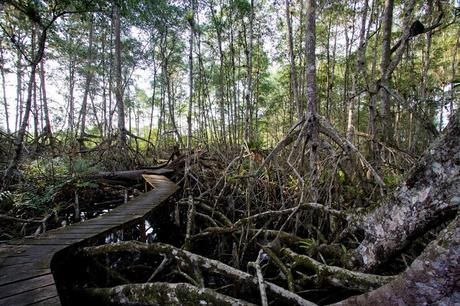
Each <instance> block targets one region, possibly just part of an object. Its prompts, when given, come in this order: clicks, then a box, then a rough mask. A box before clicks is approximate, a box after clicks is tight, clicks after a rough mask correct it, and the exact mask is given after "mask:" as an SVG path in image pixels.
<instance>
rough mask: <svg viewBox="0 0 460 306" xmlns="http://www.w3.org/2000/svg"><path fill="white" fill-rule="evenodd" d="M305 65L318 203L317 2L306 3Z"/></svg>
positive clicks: (308, 1) (313, 170) (310, 0)
mask: <svg viewBox="0 0 460 306" xmlns="http://www.w3.org/2000/svg"><path fill="white" fill-rule="evenodd" d="M305 36H306V37H305V47H306V48H305V49H306V52H305V65H306V76H305V80H306V97H307V116H306V118H307V124H308V127H307V133H309V136H310V137H307V139H310V150H311V151H310V171H311V173H312V185H311V186H312V188H311V199H312V201H313V202H316V200H317V197H318V191H317V189H316V185H317V179H318V173H317V167H316V160H317V149H318V123H317V118H316V55H315V51H316V0H307V1H306V26H305Z"/></svg>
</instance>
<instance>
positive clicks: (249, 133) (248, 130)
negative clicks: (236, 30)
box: [244, 0, 254, 143]
mask: <svg viewBox="0 0 460 306" xmlns="http://www.w3.org/2000/svg"><path fill="white" fill-rule="evenodd" d="M253 27H254V0H251V12H250V17H249V33H248V36H249V42H248V46H247V48H246V63H247V88H246V112H245V118H246V119H245V121H246V126H245V129H244V138H245V140H246V142H247V143H252V141H253V137H254V135H253V125H252V124H253V122H252V117H253V110H252V95H253V92H252V90H253V89H252V51H253Z"/></svg>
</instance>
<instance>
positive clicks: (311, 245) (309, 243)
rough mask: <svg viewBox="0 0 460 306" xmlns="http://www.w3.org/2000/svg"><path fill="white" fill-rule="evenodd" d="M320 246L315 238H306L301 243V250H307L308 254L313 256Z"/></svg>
mask: <svg viewBox="0 0 460 306" xmlns="http://www.w3.org/2000/svg"><path fill="white" fill-rule="evenodd" d="M318 245H319V244H318V242H317V241H316V239H314V238H306V239H302V240H300V241H299V248H301V249H303V250H305V252H306V253H308V254H311V253H312V252H313V250H314V249H316V248H317V247H318Z"/></svg>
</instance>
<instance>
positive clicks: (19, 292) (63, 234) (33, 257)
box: [0, 175, 178, 305]
mask: <svg viewBox="0 0 460 306" xmlns="http://www.w3.org/2000/svg"><path fill="white" fill-rule="evenodd" d="M148 179H149V184H151V185H152V186H154V187H155V188H154V190H152V191H150V192H147V193H145V194H142V195H139V196H138V197H136V198H135V199H134V200H132V201H130V202H128V203H127V204H123V205H121V206H119V207H118V208H116V209H114V210H112V211H111V212H109V213H107V214H105V215H103V216H101V217H98V218H95V219H91V220H88V221H85V222H82V223H79V224H73V225H70V226H68V227H64V228H59V229H55V230H51V231H49V232H47V233H46V234H43V235H42V236H41V237H40V238H37V239H23V240H17V241H12V242H9V243H8V244H4V245H1V246H0V305H26V304H37V305H60V304H61V303H60V300H59V296H58V294H57V289H56V286H55V284H54V279H53V276H52V274H51V270H50V264H51V260H52V258H53V256H54V254H56V252H58V251H60V250H63V249H65V248H67V247H69V246H70V245H74V244H77V243H83V242H85V241H88V240H89V239H92V238H96V237H98V236H102V235H104V234H108V233H110V232H113V231H116V230H120V229H121V228H122V227H123V226H126V225H130V224H133V223H134V222H139V220H141V219H142V218H144V217H145V216H146V215H147V214H148V213H150V212H151V211H152V210H153V209H155V208H158V207H160V205H161V204H162V203H163V202H164V201H165V200H166V199H167V198H168V197H170V196H171V195H172V194H173V193H174V192H175V191H176V190H177V188H178V187H177V185H176V184H174V183H173V182H171V181H170V180H169V179H167V178H165V177H160V176H155V175H149V176H148Z"/></svg>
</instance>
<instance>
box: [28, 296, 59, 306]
mask: <svg viewBox="0 0 460 306" xmlns="http://www.w3.org/2000/svg"><path fill="white" fill-rule="evenodd" d="M30 305H34V306H58V305H61V300H60V299H59V296H55V297H52V298H49V299H45V300H43V301H40V302H38V303H33V304H30Z"/></svg>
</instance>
